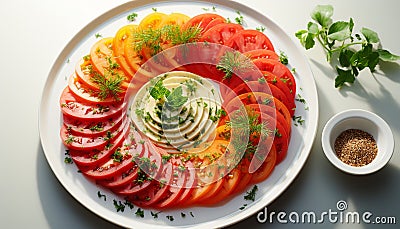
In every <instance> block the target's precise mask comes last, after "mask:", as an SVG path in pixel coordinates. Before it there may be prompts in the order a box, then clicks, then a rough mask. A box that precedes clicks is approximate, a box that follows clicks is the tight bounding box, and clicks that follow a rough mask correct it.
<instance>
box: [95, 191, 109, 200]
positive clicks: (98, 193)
mask: <svg viewBox="0 0 400 229" xmlns="http://www.w3.org/2000/svg"><path fill="white" fill-rule="evenodd" d="M97 196H98V197H99V198H103V200H104V201H106V200H107V197H106V195H104V194H102V193H101V192H100V191H97Z"/></svg>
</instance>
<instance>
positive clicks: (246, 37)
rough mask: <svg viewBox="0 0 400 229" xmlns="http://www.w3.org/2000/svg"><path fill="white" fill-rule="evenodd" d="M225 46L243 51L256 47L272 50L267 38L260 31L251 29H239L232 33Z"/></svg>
mask: <svg viewBox="0 0 400 229" xmlns="http://www.w3.org/2000/svg"><path fill="white" fill-rule="evenodd" d="M225 45H226V46H228V47H231V48H233V49H235V50H238V51H239V52H241V53H245V52H248V51H251V50H256V49H268V50H271V51H274V46H273V45H272V43H271V41H270V40H269V38H268V37H267V36H266V35H265V34H264V33H262V32H260V31H257V30H252V29H246V30H241V31H239V32H237V33H235V35H233V36H232V37H231V38H230V39H229V40H228V41H226V43H225Z"/></svg>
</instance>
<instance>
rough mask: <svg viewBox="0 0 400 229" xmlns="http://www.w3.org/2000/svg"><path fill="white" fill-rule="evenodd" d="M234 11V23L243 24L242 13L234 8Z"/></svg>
mask: <svg viewBox="0 0 400 229" xmlns="http://www.w3.org/2000/svg"><path fill="white" fill-rule="evenodd" d="M236 13H237V15H238V16H237V17H235V21H236V23H238V24H239V25H243V23H244V20H243V15H242V14H241V13H240V11H239V10H236Z"/></svg>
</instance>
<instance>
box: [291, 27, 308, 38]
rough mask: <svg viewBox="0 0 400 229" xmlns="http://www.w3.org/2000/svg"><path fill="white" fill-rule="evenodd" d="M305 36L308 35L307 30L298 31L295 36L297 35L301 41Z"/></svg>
mask: <svg viewBox="0 0 400 229" xmlns="http://www.w3.org/2000/svg"><path fill="white" fill-rule="evenodd" d="M304 34H307V30H305V29H302V30H299V31H297V32H296V33H295V34H294V35H295V36H296V37H297V38H298V39H299V40H301V38H302V37H303V35H304Z"/></svg>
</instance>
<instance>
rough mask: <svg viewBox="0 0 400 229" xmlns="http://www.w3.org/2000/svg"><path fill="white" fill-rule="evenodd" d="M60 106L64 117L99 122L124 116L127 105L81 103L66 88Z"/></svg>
mask: <svg viewBox="0 0 400 229" xmlns="http://www.w3.org/2000/svg"><path fill="white" fill-rule="evenodd" d="M60 106H61V111H62V113H63V114H64V116H65V115H67V116H69V117H72V118H74V119H79V120H82V121H99V120H107V119H109V118H110V117H115V116H116V115H122V110H123V108H124V106H125V104H123V103H113V104H98V103H88V102H79V101H78V99H77V98H76V96H75V95H73V94H72V93H71V91H70V89H69V87H66V88H65V89H64V90H63V92H62V94H61V97H60Z"/></svg>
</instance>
